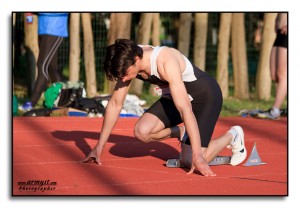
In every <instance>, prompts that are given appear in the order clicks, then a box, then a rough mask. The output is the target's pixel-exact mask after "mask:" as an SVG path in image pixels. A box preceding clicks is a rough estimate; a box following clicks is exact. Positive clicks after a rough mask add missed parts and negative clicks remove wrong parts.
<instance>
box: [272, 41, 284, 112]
mask: <svg viewBox="0 0 300 208" xmlns="http://www.w3.org/2000/svg"><path fill="white" fill-rule="evenodd" d="M270 70H271V77H272V80H273V81H275V82H276V96H275V102H274V105H273V107H275V108H277V109H279V108H280V107H281V105H282V103H283V101H284V99H285V97H286V94H287V49H286V48H284V47H273V48H272V51H271V57H270Z"/></svg>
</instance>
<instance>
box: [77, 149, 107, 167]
mask: <svg viewBox="0 0 300 208" xmlns="http://www.w3.org/2000/svg"><path fill="white" fill-rule="evenodd" d="M100 153H101V151H100V150H99V149H98V148H97V146H96V147H95V148H94V149H93V150H92V151H91V152H90V153H89V154H88V156H87V157H86V158H85V159H84V160H82V161H81V162H83V163H86V162H90V161H94V162H95V163H97V164H98V165H102V163H101V161H100Z"/></svg>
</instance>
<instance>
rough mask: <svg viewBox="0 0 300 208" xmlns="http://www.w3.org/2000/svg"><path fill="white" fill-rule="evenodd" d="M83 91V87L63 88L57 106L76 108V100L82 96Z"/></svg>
mask: <svg viewBox="0 0 300 208" xmlns="http://www.w3.org/2000/svg"><path fill="white" fill-rule="evenodd" d="M82 93H83V88H78V89H75V88H70V89H61V91H60V98H59V101H58V104H57V106H58V107H71V108H74V107H75V103H76V101H77V100H78V99H81V98H82Z"/></svg>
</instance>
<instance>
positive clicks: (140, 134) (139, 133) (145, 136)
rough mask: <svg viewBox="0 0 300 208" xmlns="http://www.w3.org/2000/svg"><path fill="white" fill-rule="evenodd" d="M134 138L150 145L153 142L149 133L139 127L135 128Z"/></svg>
mask: <svg viewBox="0 0 300 208" xmlns="http://www.w3.org/2000/svg"><path fill="white" fill-rule="evenodd" d="M134 136H135V137H136V138H137V139H138V140H140V141H142V142H144V143H149V142H150V141H151V138H150V134H149V131H147V130H146V129H145V128H143V127H140V126H138V125H136V126H135V127H134Z"/></svg>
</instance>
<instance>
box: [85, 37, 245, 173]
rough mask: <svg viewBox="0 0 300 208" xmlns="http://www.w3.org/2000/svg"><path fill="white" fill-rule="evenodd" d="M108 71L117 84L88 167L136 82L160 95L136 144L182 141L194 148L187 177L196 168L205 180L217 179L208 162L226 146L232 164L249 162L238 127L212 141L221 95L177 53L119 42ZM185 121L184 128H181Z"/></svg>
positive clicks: (141, 123) (110, 52)
mask: <svg viewBox="0 0 300 208" xmlns="http://www.w3.org/2000/svg"><path fill="white" fill-rule="evenodd" d="M104 69H105V72H106V75H107V78H108V79H109V80H116V81H117V83H116V86H115V89H114V92H113V94H112V97H111V99H110V100H109V102H108V105H107V107H106V112H105V116H104V122H103V126H102V130H101V135H100V138H99V141H98V143H97V145H96V146H95V147H94V149H93V150H92V151H91V152H90V153H89V155H88V156H87V157H86V158H85V159H84V160H83V161H84V162H88V161H91V160H94V161H95V162H96V163H98V164H101V160H100V156H101V153H102V151H103V148H104V146H105V144H106V142H107V140H108V137H109V135H110V133H111V132H112V129H113V127H114V125H115V124H116V122H117V119H118V117H119V114H120V112H121V109H122V106H123V103H124V99H125V97H126V95H127V92H128V89H129V85H130V82H131V80H132V79H133V78H138V79H141V80H143V81H147V82H150V83H153V84H156V85H158V86H159V87H160V92H161V94H162V96H161V98H160V99H159V100H158V101H157V102H156V103H154V104H153V105H152V106H151V107H150V108H149V109H148V110H147V111H146V112H145V113H144V114H143V115H142V116H141V117H140V118H139V120H138V121H137V123H136V125H135V128H134V135H135V137H136V138H137V139H139V140H141V141H143V142H145V143H148V142H153V141H160V140H164V139H168V138H178V139H179V140H180V141H181V142H184V143H185V145H188V146H189V147H191V149H192V156H191V157H192V158H191V164H192V165H191V169H190V171H189V172H188V173H189V174H191V173H193V172H194V170H195V169H198V170H199V171H200V172H201V174H203V175H204V176H215V173H214V172H213V171H212V170H211V169H210V167H209V165H208V163H209V162H210V161H212V160H213V159H214V158H215V157H216V156H217V155H218V154H219V153H220V152H221V151H222V150H223V149H224V148H225V147H226V146H227V147H231V148H232V153H233V154H232V157H231V161H230V164H231V165H233V166H234V165H238V164H240V163H241V162H243V161H244V159H245V158H246V156H247V152H246V148H245V145H244V133H243V130H242V128H241V127H240V126H233V127H232V128H231V129H230V130H229V131H227V132H226V133H225V134H223V135H222V136H220V137H219V138H216V139H213V140H211V136H212V134H213V131H214V128H215V124H216V122H217V120H218V117H219V114H220V111H221V108H222V102H223V99H222V92H221V90H220V88H219V86H218V84H217V82H216V81H215V80H214V79H213V78H211V77H210V76H208V74H206V73H205V72H203V71H201V70H200V69H198V68H197V67H196V66H194V65H192V64H191V63H190V61H189V60H188V59H187V58H186V57H185V56H183V55H182V54H181V53H180V52H179V51H178V50H176V49H174V48H169V47H153V46H148V45H143V46H141V45H137V44H136V43H135V42H134V41H131V40H127V39H118V40H116V42H115V44H113V45H110V46H108V47H107V51H106V57H105V62H104ZM182 122H183V124H184V125H180V126H178V125H179V124H181V123H182Z"/></svg>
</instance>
